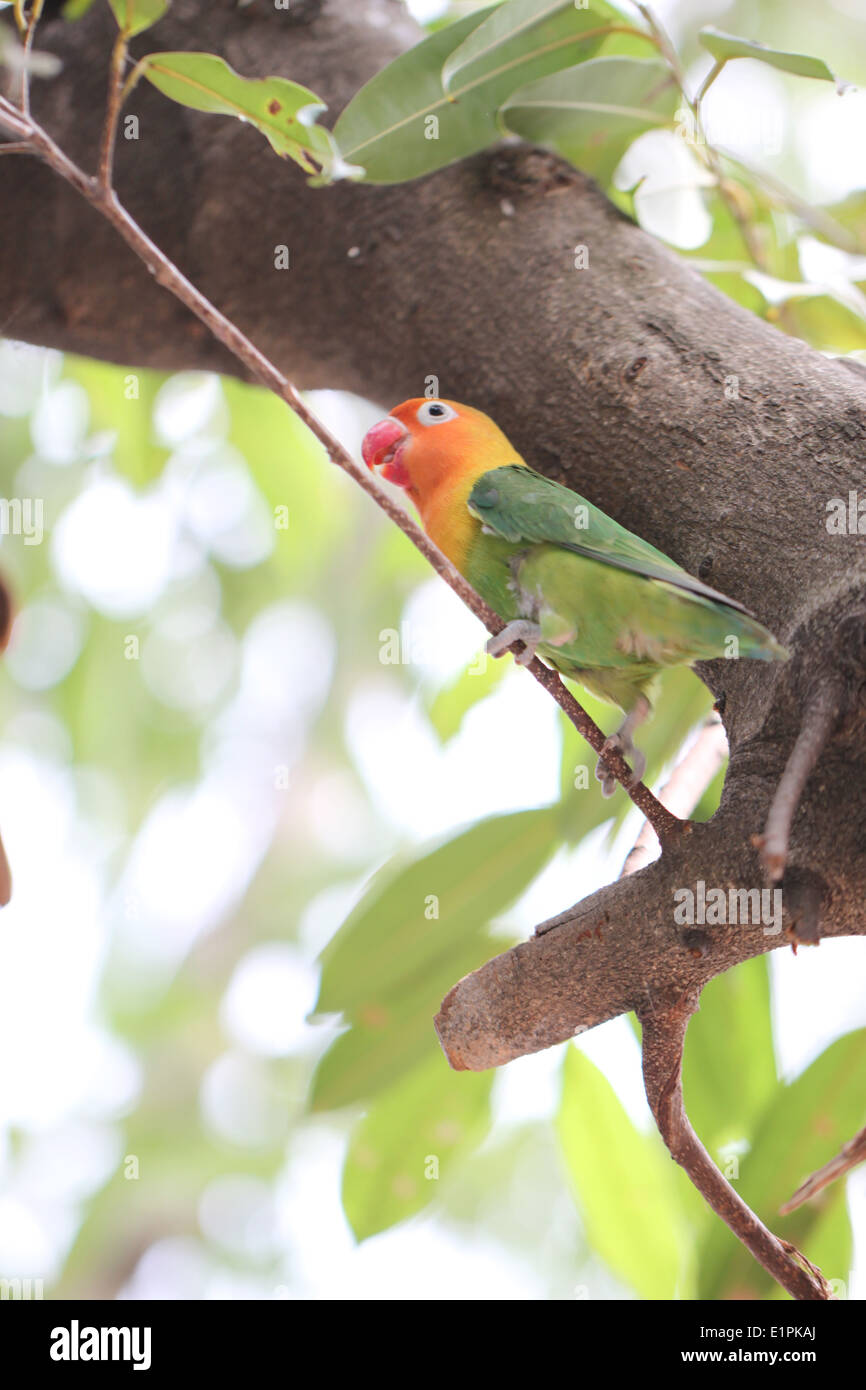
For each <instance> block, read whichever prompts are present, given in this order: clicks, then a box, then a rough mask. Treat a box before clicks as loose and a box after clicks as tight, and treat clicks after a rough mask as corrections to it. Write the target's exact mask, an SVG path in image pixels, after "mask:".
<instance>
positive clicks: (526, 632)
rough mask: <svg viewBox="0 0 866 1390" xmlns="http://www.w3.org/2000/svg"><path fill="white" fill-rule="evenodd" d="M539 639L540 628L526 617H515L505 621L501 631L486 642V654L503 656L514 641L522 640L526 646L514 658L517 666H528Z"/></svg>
mask: <svg viewBox="0 0 866 1390" xmlns="http://www.w3.org/2000/svg"><path fill="white" fill-rule="evenodd" d="M540 641H541V628H540V627H539V626H538V623H533V622H530V620H529V619H528V618H515V619H514V621H513V622H511V623H507V624H506V626H505V627H504V628H503V629H502V631H501V632H497V634H496V636H495V637H491V638H489V639H488V642H487V654H488V656H504V655H505V653H506V652H507V651H508V648H509V647H510V646H511V645H512V644H513V643H514V642H522V643H523V644H524V646H525V648H526V650H525V651H522V652H521V653H520V655H519V656H515V658H514V660H515V661H516V662H517V663H518V665H519V666H528V665H529V663H530V661H531V660H532V658H533V657H534V656H535V649H536V647H537V646H538V644H539V642H540Z"/></svg>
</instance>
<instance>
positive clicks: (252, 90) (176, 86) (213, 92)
mask: <svg viewBox="0 0 866 1390" xmlns="http://www.w3.org/2000/svg"><path fill="white" fill-rule="evenodd" d="M137 70H138V72H139V74H140V75H141V76H143V77H146V78H147V80H148V82H151V83H152V84H153V86H154V87H156V88H158V90H159V91H161V92H162V93H163V94H164V95H165V96H167V97H170V98H171V100H172V101H176V102H179V103H180V105H181V106H189V107H191V108H192V109H193V110H195V111H208V112H211V113H213V114H214V115H219V116H234V117H236V119H237V120H240V121H246V122H248V123H249V124H250V125H252V126H254V127H255V128H256V130H258V131H260V133H261V134H262V135H264V136H265V138H266V139H267V140H268V141H269V143H270V145H271V147H272V149H274V150H275V151H276V152H277V154H278V155H281V156H284V157H287V158H289V159H293V160H294V161H295V163H296V164H300V166H301V168H302V169H306V170H307V172H308V173H312V174H316V175H319V174H321V175H322V176H323V177H324V178H327V177H337V176H338V175H340V176H342V175H345V174H346V173H348V172H349V171H348V170H347V169H346V168H345V166H343V165H342V163H341V161H340V160H339V158H338V156H337V154H336V150H335V148H334V142H333V138H332V136H331V134H330V132H329V131H327V130H325V128H324V126H320V125H316V123H315V122H316V116H317V115H318V113H319V112H320V111H324V110H325V106H324V104H323V102H321V101H320V100H319V98H318V97H317V96H316V94H315V93H314V92H311V91H310V90H309V88H307V87H301V86H300V85H299V84H298V83H297V82H290V81H289V80H288V79H287V78H285V77H262V78H249V77H242V76H241V75H240V73H237V72H235V71H234V69H233V68H230V67H229V65H228V63H226V62H224V61H223V59H222V58H217V57H216V56H215V55H214V54H212V53H151V54H149V55H148V56H147V57H146V58H142V60H141V62H140V63H139V64H138V69H137Z"/></svg>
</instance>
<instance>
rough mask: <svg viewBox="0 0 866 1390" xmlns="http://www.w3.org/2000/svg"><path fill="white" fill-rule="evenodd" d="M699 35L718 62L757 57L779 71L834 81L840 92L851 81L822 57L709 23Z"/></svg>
mask: <svg viewBox="0 0 866 1390" xmlns="http://www.w3.org/2000/svg"><path fill="white" fill-rule="evenodd" d="M698 38H699V39H700V41H701V43H702V44H703V46H704V48H705V49H706V50H707V52H708V53H712V55H713V57H714V58H715V60H716V62H717V63H727V62H729V61H730V60H731V59H732V58H757V59H758V61H759V62H761V63H768V64H769V65H770V67H773V68H779V69H780V70H781V71H782V72H793V73H795V74H796V75H797V76H798V77H817V78H820V79H821V80H823V81H825V82H834V83H835V84H836V90H837V91H838V92H840V93H841V92H843V91H844V90H845V88H846V87H847V86H849V85H850V84H849V83H847V82H840V80H839V78H838V77H837V76H836V74H835V73H833V72H831V70H830V68H828V66H827V64H826V63H825V62H824V60H823V58H810V57H809V56H808V54H805V53H786V52H785V51H784V50H783V49H780V48H770V47H768V45H767V44H764V43H758V41H757V40H756V39H740V38H737V37H736V35H734V34H725V33H723V32H722V30H721V29H714V28H713V27H712V25H708V26H707V27H706V28H705V29H702V30H701V31H700V33H699V34H698Z"/></svg>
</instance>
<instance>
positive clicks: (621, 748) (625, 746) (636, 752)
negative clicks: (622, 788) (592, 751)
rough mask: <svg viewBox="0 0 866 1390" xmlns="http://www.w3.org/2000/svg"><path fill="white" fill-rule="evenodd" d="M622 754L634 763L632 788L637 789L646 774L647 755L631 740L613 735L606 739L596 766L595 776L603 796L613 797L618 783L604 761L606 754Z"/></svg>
mask: <svg viewBox="0 0 866 1390" xmlns="http://www.w3.org/2000/svg"><path fill="white" fill-rule="evenodd" d="M613 752H617V753H622V756H623V757H624V758H630V759H631V762H632V775H631V781H630V783H629V785H630V786H632V787H636V786H637V784H638V782H640V781H641V780H642V778H643V775H644V773H645V772H646V755H645V754H644V753H642V752H641V750H640V749H639V748H636V747H635V745H634V744H633V743H632V741H631V739H625V738H623V737H622V736H621V735H620V734H618V733H617V734H611V736H610V738H606V739H605V741H604V744H603V745H602V750H601V754H600V756H599V759H598V762H597V763H596V765H595V775H596V777H597V778H598V780H599V782H600V783H601V794H602V796H613V794H614V792H615V791H616V787H617V781H616V778H615V777H614V775H613V773H612V772H611V770H610V768H609V767H608V765H607V763H606V762H605V760H604V755H605V753H613Z"/></svg>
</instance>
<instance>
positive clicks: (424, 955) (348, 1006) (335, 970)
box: [316, 807, 556, 1015]
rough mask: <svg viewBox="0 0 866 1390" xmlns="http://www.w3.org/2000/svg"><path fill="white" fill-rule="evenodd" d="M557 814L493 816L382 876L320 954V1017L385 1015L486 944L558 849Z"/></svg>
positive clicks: (392, 866) (387, 868) (392, 865)
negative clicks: (429, 976) (443, 968)
mask: <svg viewBox="0 0 866 1390" xmlns="http://www.w3.org/2000/svg"><path fill="white" fill-rule="evenodd" d="M555 825H556V818H555V811H554V809H553V808H552V807H545V808H543V809H541V810H537V811H517V812H514V813H513V814H511V815H505V816H492V817H490V818H489V819H487V820H483V821H480V822H479V823H478V824H477V825H473V826H471V827H470V829H468V830H465V831H463V832H462V833H461V834H459V835H457V836H456V837H454V838H453V839H451V840H448V841H446V843H445V844H443V845H440V846H439V847H438V848H437V849H434V850H432V851H431V852H429V853H427V854H424V855H423V856H422V857H420V858H415V859H414V862H409V863H408V864H407V863H406V859H405V856H404V858H403V862H402V864H401V863H400V862H399V861H398V862H397V863H396V864H395V863H394V862H392V863H390V864H388V865H386V866H385V868H384V869H383V870H381V871H380V873H378V874H377V875H376V876H375V878H374V879H373V880H372V882H371V884H370V886H369V888H368V889H367V891H366V893H365V894H364V896H363V897H362V899H361V901H360V902H359V903H358V905H357V907H356V908H355V909H354V911H353V912H352V913H350V915H349V917H348V919H347V920H346V922H344V924H343V926H342V927H341V928H340V930H339V931H338V932H337V934H336V936H335V937H334V938H333V940H332V941H331V942H330V943H329V945H328V946H327V947H326V949H325V952H324V954H323V958H322V962H323V970H322V983H321V989H320V993H319V1000H318V1003H317V1005H316V1008H317V1011H318V1012H324V1013H333V1012H338V1011H343V1012H344V1013H348V1014H350V1015H352V1014H356V1013H357V1011H358V1010H360V1009H362V1008H365V1007H370V1006H371V1005H374V1006H377V1005H381V1004H382V1003H383V1002H384V1001H387V1000H388V999H390V998H391V997H392V996H393V995H395V994H396V995H398V996H399V994H400V993H401V992H402V991H403V990H404V989H405V987H406V984H407V982H411V981H413V980H419V979H423V978H424V976H425V973H426V972H427V971H428V970H429V969H430V967H431V965H432V964H433V963H434V962H435V961H437V960H439V959H441V957H442V955H443V954H444V953H446V952H448V951H451V950H453V951H454V952H458V951H460V950H462V949H463V948H464V947H465V946H466V944H467V942H468V941H469V939H470V938H471V937H475V938H476V940H477V939H478V938H479V937H481V936H483V935H484V931H485V927H486V926H487V924H488V923H489V922H490V921H491V919H492V918H493V917H496V916H497V915H498V914H499V913H501V912H503V911H504V909H505V908H506V907H508V906H509V904H510V903H512V902H514V900H515V899H516V898H517V897H518V896H519V894H520V893H522V892H523V890H524V889H525V888H526V887H527V886H528V884H530V883H531V882H532V880H533V879H534V878H535V876H536V874H538V873H539V872H540V870H541V869H542V868H543V866H544V864H545V863H546V862H547V860H548V859H549V858H550V857H551V855H552V854H553V853H554V851H555V849H556V833H555Z"/></svg>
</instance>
